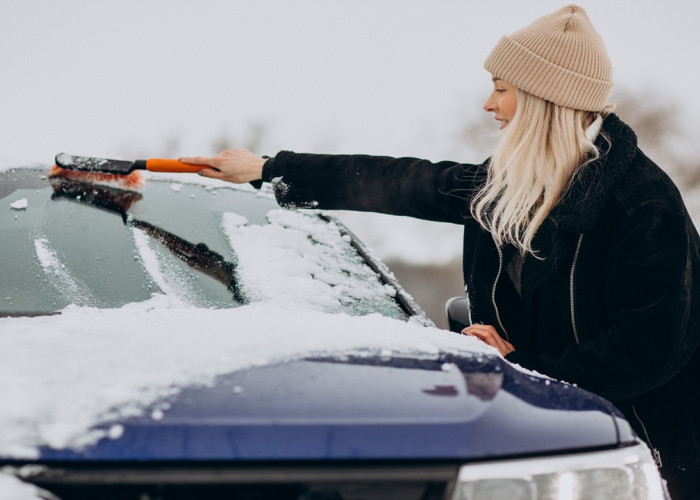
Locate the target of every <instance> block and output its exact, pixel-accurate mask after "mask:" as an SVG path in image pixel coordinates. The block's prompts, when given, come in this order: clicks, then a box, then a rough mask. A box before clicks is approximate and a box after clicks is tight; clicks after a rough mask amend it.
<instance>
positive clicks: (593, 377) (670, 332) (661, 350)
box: [506, 203, 700, 402]
mask: <svg viewBox="0 0 700 500" xmlns="http://www.w3.org/2000/svg"><path fill="white" fill-rule="evenodd" d="M607 265H608V268H609V272H608V274H607V280H606V284H605V306H606V308H607V310H608V314H609V315H610V318H612V323H611V325H610V326H609V327H608V328H606V329H604V330H603V331H600V332H598V333H597V334H594V335H592V336H590V337H588V339H587V340H584V341H582V342H580V343H578V344H575V345H572V346H570V347H569V348H567V349H566V350H564V351H563V352H562V353H559V354H551V353H550V354H543V353H530V352H522V351H517V350H516V351H514V352H512V353H510V354H508V355H507V356H506V359H508V360H509V361H512V362H515V363H518V364H520V365H522V366H524V367H526V368H530V369H533V370H537V371H539V372H541V373H544V374H546V375H549V376H552V377H555V378H558V379H561V380H565V381H567V382H570V383H575V384H577V385H579V386H581V387H583V388H585V389H588V390H590V391H592V392H595V393H597V394H599V395H601V396H603V397H605V398H607V399H609V400H611V401H613V402H616V401H622V400H625V399H629V398H632V397H635V396H638V395H640V394H643V393H645V392H648V391H650V390H653V389H655V388H657V387H659V386H661V385H663V384H664V383H665V382H667V381H668V380H670V379H671V378H672V377H673V376H674V375H676V374H677V373H678V372H679V371H680V370H681V369H682V368H683V367H684V366H685V365H686V364H687V363H688V362H689V360H690V358H691V356H692V355H693V353H694V351H695V349H696V348H697V346H698V340H699V339H700V324H698V308H699V307H700V302H699V300H698V296H697V295H698V294H697V293H695V290H696V289H697V288H698V284H700V276H699V275H698V272H699V270H698V236H697V232H696V230H695V228H694V226H693V225H692V222H691V221H690V219H689V217H688V216H687V215H686V214H685V213H684V211H683V210H678V209H675V208H670V207H668V206H666V205H665V204H663V203H653V204H648V205H646V206H642V207H639V208H638V209H636V210H635V213H634V214H633V215H632V216H630V217H629V218H628V220H627V221H626V222H625V224H623V226H622V228H621V229H620V231H619V232H618V234H617V236H616V237H615V243H614V245H613V248H612V251H611V253H610V255H609V261H608V263H607ZM583 314H585V312H583Z"/></svg>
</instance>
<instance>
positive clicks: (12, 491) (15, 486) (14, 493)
mask: <svg viewBox="0 0 700 500" xmlns="http://www.w3.org/2000/svg"><path fill="white" fill-rule="evenodd" d="M16 474H17V472H16V471H14V470H11V469H9V468H8V469H0V493H1V494H2V499H3V500H44V499H47V498H56V497H55V496H54V495H51V494H48V493H47V492H46V491H44V490H42V489H40V488H37V487H36V486H34V485H33V484H29V483H25V482H24V481H22V480H21V479H20V478H18V477H17V476H16Z"/></svg>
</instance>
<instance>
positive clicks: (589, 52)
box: [484, 5, 613, 111]
mask: <svg viewBox="0 0 700 500" xmlns="http://www.w3.org/2000/svg"><path fill="white" fill-rule="evenodd" d="M484 67H485V68H486V70H487V71H489V72H490V73H491V74H492V75H493V76H494V77H498V78H501V79H502V80H504V81H505V82H507V83H509V84H510V85H513V86H514V87H516V88H519V89H521V90H524V91H525V92H529V93H530V94H534V95H536V96H537V97H540V98H542V99H545V100H547V101H551V102H553V103H555V104H559V105H560V106H564V107H567V108H574V109H582V110H586V111H601V110H603V108H604V107H605V106H606V104H607V100H608V97H609V96H610V92H611V91H612V87H613V82H612V65H611V64H610V58H609V57H608V53H607V51H606V50H605V45H604V44H603V40H602V39H601V38H600V35H599V34H598V33H597V32H596V30H595V28H594V27H593V25H592V24H591V21H590V20H589V19H588V16H587V15H586V12H585V11H584V10H583V9H582V8H581V7H579V6H577V5H568V6H566V7H564V8H562V9H559V10H558V11H556V12H554V13H552V14H549V15H547V16H544V17H541V18H539V19H538V20H536V21H535V22H534V23H532V24H531V25H529V26H527V27H525V28H523V29H521V30H520V31H517V32H515V33H513V34H512V35H510V36H504V37H503V38H501V40H500V41H499V42H498V44H497V45H496V47H495V48H494V49H493V51H492V52H491V54H490V55H489V57H488V58H487V59H486V62H485V63H484Z"/></svg>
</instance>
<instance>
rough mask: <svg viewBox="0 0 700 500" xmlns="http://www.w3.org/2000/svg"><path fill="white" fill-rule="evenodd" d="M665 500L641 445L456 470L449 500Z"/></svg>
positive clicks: (483, 464)
mask: <svg viewBox="0 0 700 500" xmlns="http://www.w3.org/2000/svg"><path fill="white" fill-rule="evenodd" d="M501 498H505V499H508V500H540V499H547V500H560V499H561V500H565V499H566V500H579V499H580V500H584V499H593V498H600V499H603V498H604V499H606V500H607V499H631V500H642V499H643V500H656V499H666V498H669V497H668V495H667V493H666V488H665V486H664V483H663V481H662V480H661V476H660V475H659V472H658V470H657V468H656V466H655V465H654V460H653V459H652V457H651V453H650V452H649V449H648V448H647V447H646V446H645V445H643V444H637V445H634V446H629V447H626V448H620V449H616V450H611V451H598V452H590V453H580V454H576V455H565V456H552V457H545V458H535V459H519V460H509V461H494V462H490V463H480V464H468V465H464V466H462V467H461V469H460V471H459V478H458V482H457V487H456V488H455V494H454V496H453V500H487V499H501Z"/></svg>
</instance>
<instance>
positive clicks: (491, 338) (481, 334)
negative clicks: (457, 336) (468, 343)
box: [462, 324, 515, 356]
mask: <svg viewBox="0 0 700 500" xmlns="http://www.w3.org/2000/svg"><path fill="white" fill-rule="evenodd" d="M462 333H463V334H464V335H471V336H473V337H476V338H478V339H479V340H481V341H482V342H484V343H486V344H488V345H490V346H491V347H495V348H496V349H498V352H500V353H501V355H503V356H505V355H506V354H508V353H509V352H512V351H514V350H515V348H514V347H513V344H511V343H510V342H508V341H506V340H504V339H503V338H502V337H501V336H500V335H499V334H498V331H496V329H495V328H494V327H493V326H491V325H481V324H474V325H471V326H468V327H467V328H465V329H464V330H462Z"/></svg>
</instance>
